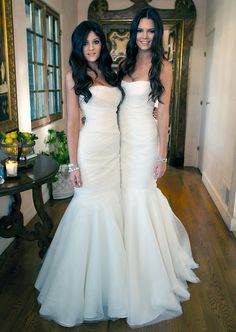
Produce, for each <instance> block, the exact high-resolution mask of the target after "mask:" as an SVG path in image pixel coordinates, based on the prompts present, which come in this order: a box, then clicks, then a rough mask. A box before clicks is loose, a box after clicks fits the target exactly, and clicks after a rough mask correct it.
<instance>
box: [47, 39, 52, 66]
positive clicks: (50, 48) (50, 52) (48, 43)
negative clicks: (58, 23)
mask: <svg viewBox="0 0 236 332" xmlns="http://www.w3.org/2000/svg"><path fill="white" fill-rule="evenodd" d="M47 48H48V64H49V65H53V44H52V42H51V41H47Z"/></svg>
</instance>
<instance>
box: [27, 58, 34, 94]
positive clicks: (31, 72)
mask: <svg viewBox="0 0 236 332" xmlns="http://www.w3.org/2000/svg"><path fill="white" fill-rule="evenodd" d="M28 70H29V87H30V91H32V90H35V81H34V79H35V72H34V65H33V64H32V63H29V65H28Z"/></svg>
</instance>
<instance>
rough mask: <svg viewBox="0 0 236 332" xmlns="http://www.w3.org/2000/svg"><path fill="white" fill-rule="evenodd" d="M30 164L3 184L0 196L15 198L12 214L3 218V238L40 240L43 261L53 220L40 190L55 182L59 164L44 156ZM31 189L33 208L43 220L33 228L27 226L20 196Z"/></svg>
mask: <svg viewBox="0 0 236 332" xmlns="http://www.w3.org/2000/svg"><path fill="white" fill-rule="evenodd" d="M28 162H29V163H32V167H29V168H27V167H25V169H22V170H20V171H19V172H18V176H17V177H16V178H10V179H9V178H7V179H6V181H5V183H3V184H1V185H0V196H6V195H13V202H12V206H11V211H10V214H9V215H8V216H4V217H2V218H0V236H2V237H4V238H10V237H21V238H23V239H26V240H29V241H33V240H37V241H38V246H39V248H40V251H39V256H40V257H41V258H42V257H43V256H44V254H45V253H46V251H47V248H48V246H49V244H50V242H51V238H50V232H51V230H52V221H51V218H50V217H49V216H48V214H47V212H46V211H45V208H44V203H43V198H42V188H41V187H42V185H43V184H44V183H50V182H51V181H52V178H53V176H54V175H55V174H56V173H57V171H58V168H59V165H58V163H57V162H56V161H55V160H54V159H52V158H51V157H49V156H47V155H43V154H40V155H38V156H37V157H35V158H34V159H32V160H30V161H28ZM29 189H31V190H32V195H33V202H34V206H35V209H36V211H37V213H38V216H39V218H40V222H37V223H36V224H35V226H34V229H30V227H29V226H28V225H26V226H25V225H24V220H23V214H22V213H21V211H20V207H21V195H20V193H21V192H22V191H26V190H29Z"/></svg>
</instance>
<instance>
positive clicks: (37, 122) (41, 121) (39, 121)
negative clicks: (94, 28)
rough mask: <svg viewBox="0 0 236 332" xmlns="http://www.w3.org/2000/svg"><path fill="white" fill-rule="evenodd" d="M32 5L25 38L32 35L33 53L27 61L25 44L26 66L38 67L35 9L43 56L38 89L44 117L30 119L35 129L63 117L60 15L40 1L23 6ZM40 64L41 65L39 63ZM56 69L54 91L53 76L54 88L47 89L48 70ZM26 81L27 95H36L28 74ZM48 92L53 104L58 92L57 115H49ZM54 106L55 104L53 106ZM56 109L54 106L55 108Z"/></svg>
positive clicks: (31, 1)
mask: <svg viewBox="0 0 236 332" xmlns="http://www.w3.org/2000/svg"><path fill="white" fill-rule="evenodd" d="M27 3H28V4H32V6H33V7H32V25H33V29H32V30H31V29H30V28H29V27H27V28H26V36H27V35H28V33H31V34H32V35H33V52H34V57H33V59H34V61H33V60H31V61H29V57H28V55H29V48H28V42H27V57H28V65H29V64H33V65H38V61H37V58H36V52H37V50H38V49H37V48H36V36H37V35H39V34H38V33H37V31H36V28H35V7H36V8H39V9H40V10H41V20H42V38H43V41H42V43H43V50H42V54H43V59H42V60H43V62H42V64H43V74H44V76H43V83H44V86H43V90H41V89H40V91H41V92H44V116H43V117H42V118H36V119H32V117H31V124H32V128H33V129H34V128H37V127H41V126H45V125H47V124H49V123H51V122H54V121H57V120H59V119H62V117H63V100H62V70H61V22H60V14H59V13H57V12H56V11H55V10H53V9H52V8H51V7H49V6H48V5H47V4H45V3H44V2H42V1H40V0H25V6H26V4H27ZM48 15H49V16H51V17H52V18H53V22H52V23H51V24H52V25H53V32H52V33H53V36H52V37H53V38H52V39H50V40H51V41H52V43H53V64H52V65H49V61H48V60H49V59H48V47H47V41H48V36H47V22H46V20H47V16H48ZM55 19H56V20H57V24H58V27H57V29H58V41H56V40H55V35H54V20H55ZM55 45H58V66H56V61H55V60H56V59H55V57H54V50H55ZM40 64H41V63H40ZM52 67H53V69H55V68H58V69H59V75H58V76H59V81H58V86H57V89H55V75H54V77H53V84H54V87H53V89H49V84H48V73H49V69H50V68H52ZM33 75H34V76H33V80H34V81H35V82H36V80H37V81H38V82H39V80H38V73H37V74H35V73H34V74H33ZM28 79H29V93H30V95H31V91H35V92H36V93H37V94H38V86H37V89H36V86H34V89H33V90H32V89H31V87H30V83H31V82H30V75H29V73H28ZM50 90H52V91H54V103H55V102H56V91H59V104H58V105H59V108H60V111H59V112H57V113H53V114H50V110H49V92H50ZM54 105H55V104H54ZM55 107H56V106H55ZM30 110H31V104H30ZM36 112H38V97H37V101H36ZM30 116H31V112H30Z"/></svg>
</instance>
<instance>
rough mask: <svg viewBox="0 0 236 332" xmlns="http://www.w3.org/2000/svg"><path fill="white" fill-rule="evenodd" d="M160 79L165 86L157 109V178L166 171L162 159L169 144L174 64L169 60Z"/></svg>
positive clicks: (165, 63)
mask: <svg viewBox="0 0 236 332" xmlns="http://www.w3.org/2000/svg"><path fill="white" fill-rule="evenodd" d="M160 80H161V82H162V84H163V86H164V88H165V91H164V92H163V94H162V96H161V98H160V100H161V102H162V103H159V105H158V109H157V121H158V133H159V159H160V161H158V163H157V168H156V172H155V176H156V178H160V177H162V176H163V174H164V173H165V171H166V163H165V162H162V161H161V159H165V158H166V155H167V144H168V127H169V107H170V97H171V87H172V65H171V64H170V63H169V62H168V61H166V60H165V61H164V63H163V66H162V71H161V74H160Z"/></svg>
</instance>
